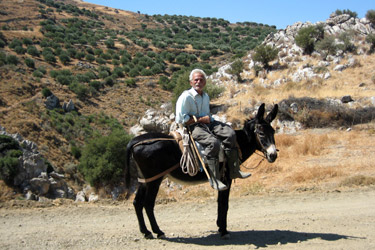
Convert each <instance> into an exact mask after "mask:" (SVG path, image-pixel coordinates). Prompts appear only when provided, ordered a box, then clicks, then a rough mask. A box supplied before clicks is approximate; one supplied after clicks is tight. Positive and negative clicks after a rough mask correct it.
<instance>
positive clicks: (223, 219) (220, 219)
mask: <svg viewBox="0 0 375 250" xmlns="http://www.w3.org/2000/svg"><path fill="white" fill-rule="evenodd" d="M226 185H227V187H228V189H227V190H224V191H220V192H219V195H218V198H217V203H218V207H217V220H216V224H217V226H218V227H219V233H220V237H221V238H222V239H229V238H230V234H229V232H228V231H227V216H228V209H229V205H228V203H229V193H230V187H231V185H232V180H230V181H229V182H228V183H226Z"/></svg>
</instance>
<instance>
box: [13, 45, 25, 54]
mask: <svg viewBox="0 0 375 250" xmlns="http://www.w3.org/2000/svg"><path fill="white" fill-rule="evenodd" d="M14 51H15V52H16V53H17V54H19V55H23V54H25V53H26V49H25V48H24V47H22V46H16V47H15V48H14Z"/></svg>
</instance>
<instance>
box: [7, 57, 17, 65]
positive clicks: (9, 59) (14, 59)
mask: <svg viewBox="0 0 375 250" xmlns="http://www.w3.org/2000/svg"><path fill="white" fill-rule="evenodd" d="M6 62H7V64H13V65H17V64H18V63H19V61H18V57H17V56H15V55H8V56H7V57H6Z"/></svg>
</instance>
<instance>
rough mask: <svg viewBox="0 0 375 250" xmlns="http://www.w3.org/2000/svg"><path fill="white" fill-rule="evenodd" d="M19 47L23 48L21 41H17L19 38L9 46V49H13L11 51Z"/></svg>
mask: <svg viewBox="0 0 375 250" xmlns="http://www.w3.org/2000/svg"><path fill="white" fill-rule="evenodd" d="M17 46H21V47H22V42H21V41H20V40H19V39H17V38H15V39H13V40H12V41H11V42H10V44H9V45H8V47H9V48H11V49H14V48H16V47H17Z"/></svg>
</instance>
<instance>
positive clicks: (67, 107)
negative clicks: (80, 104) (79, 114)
mask: <svg viewBox="0 0 375 250" xmlns="http://www.w3.org/2000/svg"><path fill="white" fill-rule="evenodd" d="M62 108H63V110H64V111H65V112H71V111H73V110H75V106H74V103H73V101H72V99H70V100H69V102H68V103H65V102H64V104H63V106H62Z"/></svg>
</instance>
